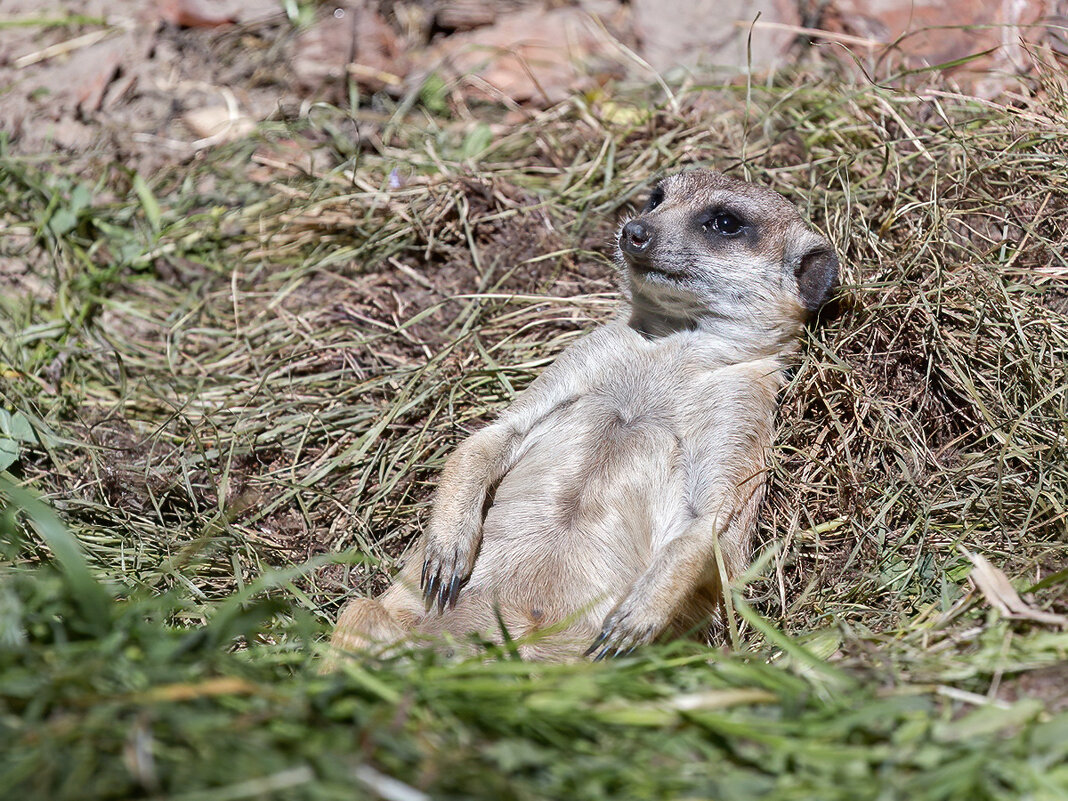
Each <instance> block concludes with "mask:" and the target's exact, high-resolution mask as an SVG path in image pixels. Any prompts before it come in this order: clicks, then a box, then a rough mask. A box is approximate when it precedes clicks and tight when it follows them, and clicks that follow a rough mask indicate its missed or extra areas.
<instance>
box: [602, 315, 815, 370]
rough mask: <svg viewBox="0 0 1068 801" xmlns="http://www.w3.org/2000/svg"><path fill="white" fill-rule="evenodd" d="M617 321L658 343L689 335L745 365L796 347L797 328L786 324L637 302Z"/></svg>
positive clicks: (787, 352)
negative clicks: (674, 310)
mask: <svg viewBox="0 0 1068 801" xmlns="http://www.w3.org/2000/svg"><path fill="white" fill-rule="evenodd" d="M619 316H620V320H621V322H623V323H624V324H626V325H627V326H628V327H630V328H631V329H633V330H634V331H636V332H638V333H639V334H641V335H642V336H643V337H644V338H645V339H648V340H658V339H663V338H665V337H670V336H673V335H675V334H681V333H684V332H685V333H689V334H691V335H692V336H693V337H695V339H696V340H698V341H700V342H701V343H702V344H703V345H706V346H708V347H711V348H713V349H714V350H716V351H717V352H718V353H720V354H722V358H723V361H724V362H745V361H753V360H756V359H766V358H769V357H783V356H786V355H788V354H790V353H792V352H793V351H795V350H797V348H798V342H797V337H798V333H799V331H798V328H799V326H798V325H797V324H796V323H794V322H788V321H772V320H765V321H747V322H741V321H739V320H735V319H729V318H724V317H716V316H714V315H680V316H673V315H669V314H665V313H664V311H663V310H662V309H655V308H654V309H650V308H648V307H645V306H644V305H643V304H640V303H634V302H630V303H626V304H624V306H623V307H622V308H621V309H620V315H619Z"/></svg>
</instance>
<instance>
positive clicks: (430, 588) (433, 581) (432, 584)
mask: <svg viewBox="0 0 1068 801" xmlns="http://www.w3.org/2000/svg"><path fill="white" fill-rule="evenodd" d="M437 586H438V574H437V573H435V574H434V575H432V576H431V577H430V580H429V581H428V582H427V583H426V589H425V590H424V591H423V594H424V601H425V604H424V605H425V606H426V610H427V611H428V612H429V611H430V607H432V606H433V605H434V590H436V589H437Z"/></svg>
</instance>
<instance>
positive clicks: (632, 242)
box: [619, 219, 653, 259]
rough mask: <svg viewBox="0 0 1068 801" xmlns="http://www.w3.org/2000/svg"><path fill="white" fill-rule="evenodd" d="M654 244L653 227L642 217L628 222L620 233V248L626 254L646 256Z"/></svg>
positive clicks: (637, 257) (639, 257) (634, 256)
mask: <svg viewBox="0 0 1068 801" xmlns="http://www.w3.org/2000/svg"><path fill="white" fill-rule="evenodd" d="M652 244H653V227H652V226H651V225H649V224H648V223H647V222H645V221H643V220H641V219H636V220H631V221H630V222H628V223H627V224H626V225H624V226H623V230H622V231H621V232H620V234H619V249H620V250H622V251H623V253H624V255H626V256H630V257H633V258H636V259H642V258H645V257H646V256H647V255H648V254H649V251H650V250H651V249H652Z"/></svg>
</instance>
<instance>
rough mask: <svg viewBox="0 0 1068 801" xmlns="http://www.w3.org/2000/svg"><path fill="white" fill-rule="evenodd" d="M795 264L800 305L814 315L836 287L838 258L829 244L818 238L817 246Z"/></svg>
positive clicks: (811, 248)
mask: <svg viewBox="0 0 1068 801" xmlns="http://www.w3.org/2000/svg"><path fill="white" fill-rule="evenodd" d="M796 264H797V266H796V267H795V268H794V277H795V278H796V279H797V292H798V294H799V295H800V296H801V303H802V304H804V307H805V308H806V309H808V311H809V312H811V313H815V312H816V311H818V310H819V308H820V306H822V305H823V304H824V303H825V302H826V301H827V299H828V298H829V297H830V296H831V293H832V292H833V291H834V288H835V287H836V286H838V257H837V256H836V255H834V249H833V248H832V247H831V243H830V242H828V241H827V240H826V239H824V238H823V237H819V242H818V244H815V245H813V246H811V247H810V248H809V249H808V250H807V251H806V252H805V253H804V254H803V255H802V256H801V258H800V259H799V260H798V261H797V262H796Z"/></svg>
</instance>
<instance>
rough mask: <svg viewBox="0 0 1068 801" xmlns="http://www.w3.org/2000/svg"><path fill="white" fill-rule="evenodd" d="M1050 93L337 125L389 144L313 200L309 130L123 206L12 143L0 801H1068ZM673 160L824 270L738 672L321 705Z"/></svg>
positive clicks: (1061, 156) (579, 324)
mask: <svg viewBox="0 0 1068 801" xmlns="http://www.w3.org/2000/svg"><path fill="white" fill-rule="evenodd" d="M1050 80H1051V83H1050V85H1049V86H1047V87H1046V89H1045V90H1044V91H1043V93H1042V94H1041V97H1042V101H1041V102H1035V103H1033V104H1031V105H1030V106H1028V107H1026V108H1021V109H1009V108H1006V107H1003V106H999V105H996V104H990V103H980V102H978V101H972V100H968V99H966V98H959V97H954V96H950V95H948V94H947V93H944V92H933V91H926V90H922V91H910V92H904V91H889V90H883V89H880V88H873V87H870V86H864V87H857V86H853V85H849V84H843V83H841V82H838V81H834V80H831V79H821V78H820V77H819V76H812V75H803V76H798V77H797V79H796V81H794V82H792V83H788V82H781V83H778V84H775V85H771V86H767V87H764V88H756V87H754V88H753V89H752V92H751V94H750V95H749V96H748V98H747V97H745V96H744V95H743V94H742V93H737V92H735V90H732V89H729V88H721V89H718V90H714V91H713V90H711V89H709V90H703V89H691V90H690V91H689V92H687V93H684V94H680V96H679V97H678V98H677V101H678V110H677V111H674V110H660V111H654V112H649V111H647V109H648V108H649V107H650V101H649V99H648V98H644V97H640V96H636V97H635V98H634V107H633V109H632V113H631V112H628V113H626V114H623V113H621V112H620V109H621V108H623V107H624V104H625V103H626V102H627V101H628V96H627V95H626V94H625V93H624V92H623V90H620V94H619V96H618V97H615V98H613V100H612V104H611V105H609V104H608V103H607V102H601V103H600V104H599V102H600V101H599V100H598V99H597V98H576V99H575V100H573V101H572V102H569V103H567V104H564V105H563V106H561V107H559V108H556V109H553V110H551V111H549V112H546V113H545V114H543V115H541V116H540V117H538V118H537V119H536V120H534V121H532V122H530V123H527V124H521V125H517V126H513V127H510V128H507V129H502V132H501V133H499V135H496V137H495V138H492V139H490V138H487V137H486V136H485V131H484V130H483V129H482V128H479V127H477V125H476V126H474V127H473V125H472V123H470V122H469V121H466V120H464V119H456V120H453V119H448V118H445V117H443V116H441V115H438V116H430V115H425V116H424V118H421V120H420V121H419V122H418V124H417V123H416V122H413V121H411V120H409V119H401V118H399V117H398V118H397V119H394V120H391V121H388V122H384V121H383V120H382V119H381V118H380V117H376V116H375V115H372V114H370V113H369V112H368V116H367V117H366V118H360V119H358V120H357V121H358V122H359V126H358V127H359V130H360V132H361V135H362V136H363V137H364V140H365V141H367V142H373V143H374V144H375V146H374V147H373V148H372V147H368V148H365V149H364V150H363V151H362V152H359V153H357V154H356V155H351V148H341V147H340V146H339V149H338V150H337V151H336V152H334V151H331V153H332V157H333V159H334V160H333V163H334V164H335V166H334V167H333V168H331V169H326V170H324V171H323V172H321V173H314V174H312V173H308V172H307V171H305V170H302V169H300V168H297V167H293V168H287V167H286V166H285V161H284V160H280V159H278V158H272V157H270V155H269V154H270V153H271V152H273V151H272V148H275V147H283V146H287V147H288V146H291V143H292V142H293V141H297V142H301V141H306V142H309V143H320V144H319V145H317V146H320V147H326V148H329V147H330V143H331V142H333V141H335V140H336V139H337V137H338V134H337V131H338V130H342V129H341V128H340V127H339V126H340V125H341V123H342V121H343V115H341V114H340V112H338V113H337V114H334V115H333V116H331V112H329V111H328V110H320V112H321V114H320V116H319V117H317V118H316V121H313V122H309V121H304V122H301V123H300V124H297V123H272V124H268V125H266V126H265V127H264V129H263V130H262V131H261V132H260V133H259V134H258V135H257V138H256V139H254V140H249V141H247V142H242V143H238V144H236V145H233V146H232V147H230V149H228V150H220V151H217V152H215V153H213V154H212V155H211V156H210V157H208V158H205V159H203V160H200V161H197V162H195V163H194V164H191V165H183V166H182V167H180V168H175V169H174V170H173V171H171V172H165V173H162V174H160V175H158V176H156V177H153V178H151V179H148V178H146V177H143V176H138V175H136V174H131V173H130V172H129V171H126V170H123V169H119V168H117V167H115V166H114V165H107V164H100V165H94V164H90V166H88V167H85V168H83V169H79V170H78V171H73V170H68V169H64V164H63V163H61V162H59V161H48V160H42V159H39V158H38V159H28V158H24V157H19V156H16V155H14V154H12V153H11V152H9V150H8V149H7V147H6V145H4V144H3V143H0V198H3V200H2V201H0V230H3V232H4V233H3V237H2V239H0V248H2V249H0V281H2V282H3V291H2V292H0V362H2V363H0V371H2V382H3V383H2V393H3V409H2V412H0V414H2V417H0V469H2V470H3V473H2V474H0V498H2V500H3V505H4V516H3V518H2V541H3V548H4V551H3V555H2V557H3V561H2V563H0V787H3V788H4V792H5V794H7V795H9V796H10V797H12V798H50V799H54V798H90V797H100V798H125V797H131V796H149V797H168V798H185V799H240V798H266V797H277V798H341V797H344V798H351V797H353V796H356V797H368V798H373V797H378V798H390V799H419V798H429V797H433V798H450V797H455V798H486V799H490V798H494V799H497V798H516V799H535V798H582V799H586V798H612V799H618V798H671V797H685V798H716V799H750V798H754V797H761V796H763V795H772V794H773V795H774V796H775V797H776V798H784V799H821V801H825V800H826V799H851V800H853V799H896V798H908V799H961V800H962V801H964V800H965V799H967V800H968V801H972V800H973V799H1021V798H1029V799H1056V798H1063V797H1065V796H1066V795H1068V767H1066V766H1068V712H1066V711H1065V707H1066V701H1065V692H1064V689H1063V688H1064V686H1065V685H1066V683H1068V666H1066V663H1065V655H1066V650H1068V634H1066V633H1065V632H1064V631H1063V630H1062V628H1063V627H1062V626H1061V625H1060V621H1061V620H1062V619H1063V618H1061V617H1060V614H1061V613H1063V611H1064V605H1065V600H1066V597H1068V596H1066V577H1068V573H1066V569H1068V559H1066V558H1065V526H1066V523H1065V520H1066V514H1068V512H1066V510H1068V452H1066V450H1068V439H1066V436H1068V410H1066V403H1068V401H1066V392H1068V389H1066V386H1068V376H1066V364H1068V352H1066V351H1068V318H1066V316H1065V312H1066V305H1068V300H1066V299H1068V263H1066V261H1065V257H1064V253H1063V244H1064V242H1065V241H1066V239H1068V180H1066V175H1068V169H1066V168H1068V158H1066V155H1068V154H1066V151H1068V144H1066V143H1068V131H1066V130H1065V126H1064V124H1063V122H1062V120H1063V119H1064V113H1065V109H1066V104H1065V97H1064V93H1063V91H1062V90H1061V89H1060V88H1058V87H1057V86H1056V85H1054V84H1053V82H1052V81H1053V79H1052V78H1051V79H1050ZM609 109H610V110H611V113H609ZM361 113H362V112H361ZM472 137H474V138H472ZM323 142H326V143H327V144H326V145H322V144H321V143H323ZM472 142H475V143H476V144H477V147H476V146H475V145H474V144H472ZM309 146H312V145H311V144H310V145H309ZM90 161H91V159H90ZM696 164H701V165H712V166H716V167H718V168H720V169H724V170H726V171H728V172H729V173H731V174H733V175H737V176H741V177H747V178H750V179H752V180H756V181H759V182H761V183H763V184H766V185H769V186H771V187H773V188H775V189H777V190H779V191H781V192H783V193H784V194H786V195H787V196H788V197H790V198H791V199H792V200H794V201H795V202H797V203H798V204H799V205H800V206H801V207H802V208H803V210H804V211H805V213H806V214H807V215H808V216H809V217H810V218H811V219H812V220H813V221H814V223H815V224H816V225H817V226H819V227H821V228H822V229H823V230H824V231H825V232H826V233H828V235H829V236H830V237H831V238H832V240H833V241H834V242H835V244H836V246H837V247H838V249H839V252H840V254H841V256H842V257H843V258H842V261H843V264H844V265H845V282H844V283H845V285H844V287H843V290H842V293H841V297H840V300H839V302H838V308H837V309H836V310H833V313H831V314H829V315H826V319H824V320H823V322H822V324H821V325H819V326H817V327H814V328H813V329H812V330H811V331H810V332H809V335H808V336H807V340H806V343H805V347H804V349H803V356H801V357H799V359H798V363H797V365H796V369H795V370H794V372H793V378H792V382H791V384H790V387H789V389H788V390H787V392H786V393H785V396H784V398H783V411H782V415H781V421H782V422H781V426H780V432H779V438H778V442H777V445H776V448H775V451H774V453H773V466H772V469H771V470H770V473H769V477H768V478H769V488H770V494H769V500H768V503H767V504H766V508H765V512H764V515H763V524H762V526H763V527H762V530H761V544H762V550H761V554H760V557H759V559H758V561H757V564H756V565H755V566H754V569H753V570H752V571H750V573H749V574H748V575H747V576H746V577H745V580H744V581H741V582H739V583H738V586H737V587H736V588H735V589H734V593H733V596H732V600H733V603H732V606H733V614H732V622H733V625H734V629H735V630H736V632H737V634H736V640H737V642H736V649H735V650H733V651H731V652H727V651H725V650H711V651H710V650H708V649H705V648H702V647H700V646H698V645H696V644H693V643H674V644H666V645H659V646H656V647H650V648H648V649H644V650H643V651H642V652H641V653H640V654H636V655H635V656H634V657H632V658H628V659H625V660H621V661H617V662H612V663H610V664H597V665H592V664H589V663H579V664H573V665H529V664H525V663H523V662H520V661H516V660H514V659H512V658H510V655H509V654H508V653H507V652H504V653H496V652H494V650H493V649H492V648H488V651H487V656H488V657H489V658H480V659H475V660H471V661H467V662H462V663H444V662H442V661H440V660H439V659H438V658H437V657H435V656H434V655H432V654H429V653H424V652H414V653H411V654H406V655H403V656H398V657H396V658H391V659H388V660H383V659H375V658H373V657H367V658H365V659H361V660H358V661H351V662H348V663H346V664H345V665H344V667H343V668H342V669H341V670H340V671H339V672H337V673H336V674H332V675H319V674H318V673H317V670H316V668H317V665H318V660H319V657H320V655H321V651H322V647H323V646H322V637H323V634H324V632H325V631H326V626H327V623H328V621H329V620H330V619H331V618H332V617H333V615H334V614H335V613H336V610H337V608H338V606H339V605H340V603H342V602H343V600H344V599H345V598H346V597H348V596H349V595H350V594H352V593H371V592H375V591H377V590H378V589H380V588H381V587H382V586H383V584H384V582H385V580H386V578H387V577H388V574H389V571H390V568H391V567H392V566H393V565H394V563H395V560H396V559H398V558H399V557H400V556H401V554H402V553H403V549H404V547H405V545H406V544H407V543H408V542H409V541H410V539H411V537H412V536H413V534H415V533H417V532H418V531H419V530H420V529H421V526H422V523H423V521H424V520H425V516H426V511H427V503H428V498H429V496H430V490H431V487H432V482H433V476H434V474H435V471H436V470H437V469H438V468H439V467H440V465H441V463H442V460H443V459H444V457H445V455H446V454H447V453H448V452H449V450H450V449H451V448H452V447H453V446H454V445H455V443H456V442H457V441H458V440H459V439H460V438H461V437H462V436H464V434H465V433H467V432H469V431H470V430H472V429H473V428H474V427H475V426H477V425H479V424H480V422H481V421H482V420H484V419H486V418H487V417H488V416H490V415H492V414H493V412H494V411H495V410H497V409H499V408H501V407H502V406H503V405H504V404H505V403H507V402H508V400H509V399H510V398H512V397H513V396H514V394H515V393H516V392H517V391H519V390H520V389H521V388H522V387H523V386H524V385H526V384H527V383H528V382H529V381H530V380H531V378H532V377H533V376H534V375H536V374H537V372H538V371H539V370H540V369H541V368H542V367H543V366H544V365H545V364H547V363H548V362H549V361H550V360H551V359H552V358H553V356H554V355H555V354H556V353H558V352H559V351H560V350H561V349H562V348H563V347H565V346H566V345H567V344H568V343H569V342H571V341H572V340H573V339H574V338H575V337H576V336H578V335H579V334H580V332H581V331H582V330H585V329H587V328H589V327H590V326H591V325H593V324H595V323H596V322H597V321H598V320H601V319H603V318H604V317H605V315H606V314H607V313H608V311H609V310H610V308H611V304H612V284H611V277H610V267H609V264H608V258H607V253H608V249H609V246H610V245H609V243H610V237H611V234H612V230H613V226H614V223H615V220H616V215H617V214H618V213H619V212H620V211H621V210H623V209H624V208H625V207H626V205H627V204H628V203H630V202H631V201H632V200H634V199H636V198H637V197H638V196H639V195H640V193H641V191H642V188H643V187H644V186H647V185H648V182H649V179H650V178H651V177H652V176H653V175H655V174H656V173H659V172H662V171H666V170H672V169H676V168H680V167H684V166H688V165H696ZM265 165H266V166H265ZM980 560H985V561H980ZM973 565H978V566H979V567H975V568H973ZM973 569H974V570H975V571H977V572H976V573H975V574H974V585H975V586H976V587H978V588H979V590H978V591H975V590H973V588H972V585H973V582H971V581H970V580H969V574H970V573H972V571H973ZM998 570H1001V571H1004V573H1005V574H1007V575H1008V576H1010V577H1013V579H1014V582H1013V583H1014V584H1015V588H1014V587H1013V585H1012V584H1008V583H1007V582H1005V581H1004V576H1003V575H1001V574H1000V573H998V572H997V571H998ZM980 571H981V572H980ZM1020 593H1023V594H1022V595H1021V594H1020ZM988 599H989V603H988Z"/></svg>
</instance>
